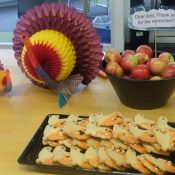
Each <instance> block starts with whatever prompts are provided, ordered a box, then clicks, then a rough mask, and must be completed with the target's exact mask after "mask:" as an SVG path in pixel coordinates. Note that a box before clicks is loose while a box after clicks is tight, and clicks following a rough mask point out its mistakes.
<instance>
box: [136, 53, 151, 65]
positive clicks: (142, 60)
mask: <svg viewBox="0 0 175 175" xmlns="http://www.w3.org/2000/svg"><path fill="white" fill-rule="evenodd" d="M135 56H136V57H137V59H138V62H139V64H144V63H146V62H147V61H148V60H149V56H148V55H147V54H146V53H143V52H138V53H136V54H135Z"/></svg>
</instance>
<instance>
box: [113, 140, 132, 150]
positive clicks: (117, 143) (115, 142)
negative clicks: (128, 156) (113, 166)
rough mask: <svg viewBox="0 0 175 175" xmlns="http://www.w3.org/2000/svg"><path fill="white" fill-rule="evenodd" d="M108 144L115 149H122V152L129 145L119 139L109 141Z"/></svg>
mask: <svg viewBox="0 0 175 175" xmlns="http://www.w3.org/2000/svg"><path fill="white" fill-rule="evenodd" d="M110 142H111V143H112V144H113V145H114V147H115V148H122V149H124V150H127V149H128V148H129V144H126V143H124V142H123V141H121V140H119V139H110Z"/></svg>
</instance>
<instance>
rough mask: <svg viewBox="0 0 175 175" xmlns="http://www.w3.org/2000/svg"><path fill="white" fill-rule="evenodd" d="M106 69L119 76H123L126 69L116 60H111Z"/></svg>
mask: <svg viewBox="0 0 175 175" xmlns="http://www.w3.org/2000/svg"><path fill="white" fill-rule="evenodd" d="M105 70H106V71H107V72H109V73H110V74H113V75H116V76H119V77H121V76H123V74H124V71H123V69H122V68H121V66H120V65H119V64H118V63H116V62H115V61H110V62H109V63H107V65H106V67H105Z"/></svg>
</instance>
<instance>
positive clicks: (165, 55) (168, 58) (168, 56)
mask: <svg viewBox="0 0 175 175" xmlns="http://www.w3.org/2000/svg"><path fill="white" fill-rule="evenodd" d="M158 58H160V59H162V60H164V61H167V62H168V63H169V62H173V61H174V57H173V56H172V55H171V54H170V53H169V52H162V53H161V54H160V55H159V56H158Z"/></svg>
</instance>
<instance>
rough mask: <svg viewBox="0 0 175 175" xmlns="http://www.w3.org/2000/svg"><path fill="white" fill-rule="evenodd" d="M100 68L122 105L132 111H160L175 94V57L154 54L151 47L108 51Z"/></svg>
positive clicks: (143, 46)
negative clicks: (132, 109)
mask: <svg viewBox="0 0 175 175" xmlns="http://www.w3.org/2000/svg"><path fill="white" fill-rule="evenodd" d="M100 66H101V69H102V70H103V71H104V72H105V73H106V74H107V76H108V78H109V81H110V83H111V85H112V86H113V88H114V90H115V92H116V94H117V95H118V97H119V99H120V101H121V102H122V103H123V104H124V105H125V106H128V107H130V108H134V109H141V110H150V109H156V108H160V107H162V106H164V105H165V104H166V103H167V102H168V100H169V99H170V97H171V95H172V94H173V92H174V90H175V54H172V53H169V52H163V51H157V52H155V51H153V50H152V49H151V47H149V46H148V45H141V46H139V47H138V48H137V49H136V50H135V51H133V50H130V49H127V50H125V51H123V52H122V53H120V52H118V51H117V50H115V49H111V50H108V51H107V52H106V53H105V55H104V59H103V60H102V61H101V65H100Z"/></svg>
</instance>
